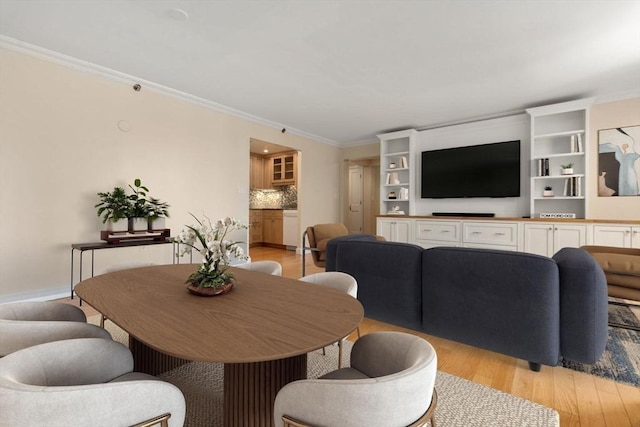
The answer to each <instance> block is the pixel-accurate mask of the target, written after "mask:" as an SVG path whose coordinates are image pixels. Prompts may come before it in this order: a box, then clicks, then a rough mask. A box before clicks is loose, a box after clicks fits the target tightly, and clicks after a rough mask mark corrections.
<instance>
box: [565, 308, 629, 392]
mask: <svg viewBox="0 0 640 427" xmlns="http://www.w3.org/2000/svg"><path fill="white" fill-rule="evenodd" d="M611 300H613V301H616V302H622V300H618V299H614V298H612V299H611ZM609 322H614V323H618V324H623V325H633V326H638V327H640V307H627V306H621V305H616V304H609ZM561 363H562V366H563V367H565V368H569V369H573V370H575V371H580V372H586V373H588V374H591V375H596V376H598V377H603V378H608V379H611V380H614V381H618V382H621V383H625V384H630V385H633V386H636V387H640V331H634V330H632V329H624V328H620V327H612V326H609V336H608V337H607V347H606V348H605V351H604V354H603V355H602V357H601V358H600V360H599V361H598V362H597V363H596V364H594V365H584V364H582V363H577V362H573V361H570V360H564V359H563V360H562V361H561Z"/></svg>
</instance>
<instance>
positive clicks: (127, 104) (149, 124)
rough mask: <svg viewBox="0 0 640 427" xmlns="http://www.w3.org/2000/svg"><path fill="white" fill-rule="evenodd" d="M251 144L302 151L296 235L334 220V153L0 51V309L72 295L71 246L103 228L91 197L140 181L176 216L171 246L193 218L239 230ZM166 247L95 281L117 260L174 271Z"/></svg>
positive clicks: (110, 254)
mask: <svg viewBox="0 0 640 427" xmlns="http://www.w3.org/2000/svg"><path fill="white" fill-rule="evenodd" d="M121 121H126V122H128V123H129V125H130V127H131V129H130V130H129V131H128V132H123V131H121V130H120V129H119V128H118V123H119V122H121ZM250 138H257V139H260V140H264V141H269V142H273V143H276V144H280V145H285V146H288V147H292V148H294V149H296V150H300V151H301V158H300V161H301V162H302V163H301V171H302V175H301V176H300V183H299V206H300V225H301V227H303V226H306V225H307V224H312V223H320V222H333V221H336V220H337V219H338V217H339V211H338V205H339V203H338V201H339V174H340V163H341V162H340V160H341V154H340V149H339V148H337V147H334V146H331V145H328V144H324V143H320V142H317V141H312V140H310V139H307V138H303V137H301V136H297V135H295V134H293V133H289V132H288V133H286V134H282V133H281V132H280V130H279V129H273V128H271V127H267V126H263V125H260V124H256V123H253V122H249V121H247V120H244V119H241V118H238V117H234V116H230V115H227V114H223V113H219V112H216V111H213V110H211V109H208V108H206V107H203V106H200V105H196V104H194V103H191V102H187V101H184V100H182V99H179V98H177V97H174V96H170V95H166V94H164V93H160V92H158V91H153V90H150V89H148V88H145V87H143V88H142V90H141V91H140V92H135V91H134V90H133V89H132V84H131V83H129V82H121V81H117V80H114V79H111V78H107V77H105V76H102V75H99V74H97V73H94V72H82V71H78V70H76V69H73V68H70V67H67V66H64V65H60V64H58V63H54V62H50V61H48V60H43V59H40V58H36V57H33V56H30V55H27V54H24V53H22V52H16V51H14V50H11V49H5V48H1V49H0V236H2V238H1V239H0V302H2V301H9V300H13V299H20V298H28V297H35V296H46V295H52V294H56V293H59V292H61V290H66V289H68V286H69V281H70V277H69V276H70V265H69V264H70V249H71V248H70V245H71V243H74V242H94V241H99V230H101V229H102V228H103V226H102V224H101V223H100V220H99V219H98V217H97V216H96V211H95V209H94V207H93V206H94V205H95V204H96V203H97V201H98V200H97V196H96V193H97V192H98V191H110V190H111V189H112V188H113V187H114V186H116V185H120V186H126V185H127V184H128V183H131V182H132V181H133V180H134V179H135V178H141V179H142V181H143V183H144V184H146V185H148V186H149V187H150V190H151V195H152V196H155V197H158V198H160V199H162V200H164V201H166V202H168V203H169V204H170V205H171V208H170V213H171V218H169V220H168V222H167V227H169V228H171V229H172V232H173V233H174V234H175V233H177V232H178V231H179V230H180V229H181V228H182V227H183V226H184V224H191V223H192V220H191V219H190V217H189V212H193V213H194V214H196V215H202V214H206V215H208V216H210V217H212V218H214V219H217V218H218V217H221V216H225V215H232V216H235V217H238V218H240V219H241V220H243V221H245V222H246V221H247V219H248V188H249V139H250ZM316 183H322V185H317V184H316ZM244 240H245V241H246V236H244ZM163 246H164V247H154V248H137V249H133V250H131V249H125V250H122V251H121V250H120V249H118V250H109V251H100V252H96V273H98V272H100V271H101V269H102V268H104V266H105V265H108V264H109V263H112V262H116V261H121V260H122V258H125V260H126V259H128V258H132V257H133V258H141V259H148V260H152V261H154V262H171V249H170V246H171V245H163ZM116 253H117V254H116ZM88 259H90V256H88V255H85V269H86V268H88V265H89V264H88V262H87V260H88ZM86 271H87V270H85V277H86ZM76 275H77V272H76Z"/></svg>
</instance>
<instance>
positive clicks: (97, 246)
mask: <svg viewBox="0 0 640 427" xmlns="http://www.w3.org/2000/svg"><path fill="white" fill-rule="evenodd" d="M166 244H171V245H174V246H175V245H177V243H174V242H172V241H171V240H170V239H165V240H130V241H124V242H119V243H108V242H94V243H73V244H71V282H70V288H71V299H73V295H74V292H73V276H74V271H75V270H74V265H73V264H74V263H73V260H74V251H78V252H80V269H79V277H78V282H81V281H82V256H83V254H84V252H86V251H91V277H93V275H94V270H93V267H94V259H95V251H97V250H101V249H117V248H128V247H132V246H150V245H166ZM173 249H176V248H175V247H174V248H173ZM172 257H173V258H172V260H173V264H180V259H179V257H176V251H175V250H173V254H172Z"/></svg>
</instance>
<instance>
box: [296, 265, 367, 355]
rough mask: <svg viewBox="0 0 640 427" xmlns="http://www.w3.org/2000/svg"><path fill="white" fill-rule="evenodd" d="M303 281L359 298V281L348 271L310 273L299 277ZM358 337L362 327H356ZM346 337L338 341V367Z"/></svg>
mask: <svg viewBox="0 0 640 427" xmlns="http://www.w3.org/2000/svg"><path fill="white" fill-rule="evenodd" d="M299 280H300V281H302V282H306V283H313V284H315V285H321V286H326V287H328V288H332V289H336V290H338V291H341V292H344V293H345V294H348V295H351V296H352V297H353V298H356V299H357V298H358V281H357V280H356V279H355V278H354V277H353V276H351V275H350V274H347V273H342V272H340V271H323V272H321V273H315V274H309V275H307V276H303V277H301V278H300V279H299ZM356 331H357V333H358V338H360V327H358V328H357V329H356ZM345 339H346V337H345V338H342V339H341V340H340V341H338V368H340V367H341V366H342V343H343V341H344V340H345ZM322 354H325V355H326V350H325V349H324V348H323V349H322Z"/></svg>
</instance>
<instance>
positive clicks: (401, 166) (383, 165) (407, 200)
mask: <svg viewBox="0 0 640 427" xmlns="http://www.w3.org/2000/svg"><path fill="white" fill-rule="evenodd" d="M417 135H418V132H417V131H415V130H414V129H408V130H402V131H397V132H391V133H385V134H380V135H378V138H379V139H380V214H382V215H386V214H398V215H414V214H415V197H416V195H415V182H416V181H415V169H416V168H415V157H416V156H415V146H416V138H417Z"/></svg>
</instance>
